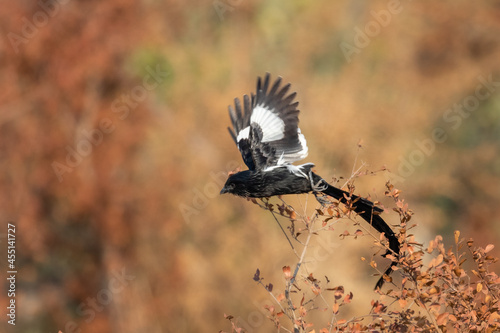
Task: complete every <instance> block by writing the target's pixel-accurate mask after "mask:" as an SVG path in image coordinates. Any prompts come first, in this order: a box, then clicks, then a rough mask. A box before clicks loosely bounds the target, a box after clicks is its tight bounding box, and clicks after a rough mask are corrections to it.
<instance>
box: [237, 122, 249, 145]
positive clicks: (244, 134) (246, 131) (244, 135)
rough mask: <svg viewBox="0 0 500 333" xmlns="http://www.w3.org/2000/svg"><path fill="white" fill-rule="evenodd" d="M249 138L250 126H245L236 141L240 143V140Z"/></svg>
mask: <svg viewBox="0 0 500 333" xmlns="http://www.w3.org/2000/svg"><path fill="white" fill-rule="evenodd" d="M249 137H250V126H247V127H245V128H244V129H242V130H241V131H240V132H239V133H238V137H237V138H236V141H237V142H240V140H241V139H248V138H249Z"/></svg>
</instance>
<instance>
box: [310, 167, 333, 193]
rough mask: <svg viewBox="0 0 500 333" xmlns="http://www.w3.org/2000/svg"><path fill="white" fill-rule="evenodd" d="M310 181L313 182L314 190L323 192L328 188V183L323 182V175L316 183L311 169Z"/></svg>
mask: <svg viewBox="0 0 500 333" xmlns="http://www.w3.org/2000/svg"><path fill="white" fill-rule="evenodd" d="M309 181H310V182H311V188H312V190H313V191H314V192H323V191H324V190H326V189H327V188H328V184H322V183H323V182H325V180H324V179H323V178H321V177H320V178H319V180H318V182H317V183H316V184H315V183H314V180H313V176H312V171H309Z"/></svg>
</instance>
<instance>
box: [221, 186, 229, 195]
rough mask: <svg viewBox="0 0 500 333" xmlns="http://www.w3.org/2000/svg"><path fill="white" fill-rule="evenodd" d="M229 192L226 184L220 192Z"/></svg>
mask: <svg viewBox="0 0 500 333" xmlns="http://www.w3.org/2000/svg"><path fill="white" fill-rule="evenodd" d="M227 192H228V191H227V188H226V187H225V186H224V187H223V188H222V190H220V194H224V193H227Z"/></svg>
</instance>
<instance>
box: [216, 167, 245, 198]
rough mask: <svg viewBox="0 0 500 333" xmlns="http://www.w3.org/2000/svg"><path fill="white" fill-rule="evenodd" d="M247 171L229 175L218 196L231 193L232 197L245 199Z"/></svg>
mask: <svg viewBox="0 0 500 333" xmlns="http://www.w3.org/2000/svg"><path fill="white" fill-rule="evenodd" d="M248 173H249V171H248V170H247V171H242V172H237V173H233V174H230V175H229V177H228V178H227V180H226V184H224V187H223V188H222V190H221V191H220V194H224V193H231V194H234V195H238V196H242V197H246V196H248V191H247V186H246V184H247V181H248V176H249V175H248Z"/></svg>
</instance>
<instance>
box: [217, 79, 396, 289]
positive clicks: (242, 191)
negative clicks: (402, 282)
mask: <svg viewBox="0 0 500 333" xmlns="http://www.w3.org/2000/svg"><path fill="white" fill-rule="evenodd" d="M280 85H281V78H278V79H277V80H276V81H275V82H274V83H273V84H272V85H271V82H270V75H269V73H267V74H266V76H265V77H264V80H262V79H261V78H260V77H259V78H258V79H257V92H256V94H255V95H254V94H253V93H252V95H251V97H248V95H245V96H243V106H242V105H241V103H240V100H239V99H238V98H235V99H234V108H233V107H232V106H229V116H230V118H231V122H232V123H233V129H231V128H228V129H229V133H230V134H231V137H232V138H233V140H234V142H235V143H236V145H237V146H238V149H239V150H240V152H241V156H242V157H243V161H244V162H245V164H246V165H247V166H248V170H246V171H241V172H237V173H234V174H231V175H230V176H229V178H228V179H227V181H226V184H225V185H224V187H223V188H222V190H221V192H220V193H221V194H223V193H231V194H234V195H237V196H241V197H245V198H263V197H272V196H275V195H283V194H300V193H308V192H313V193H314V194H315V195H316V194H318V193H323V194H326V195H329V196H331V197H333V198H335V199H337V200H338V201H340V202H341V203H343V204H350V205H352V209H353V210H354V211H355V212H356V213H357V214H358V215H359V216H361V217H362V218H363V219H364V220H365V221H366V222H368V223H369V224H371V225H372V226H373V227H374V228H375V229H376V230H377V231H378V232H380V233H384V235H385V237H387V239H388V240H389V249H390V250H387V252H386V253H385V254H384V256H385V255H387V254H388V253H391V251H392V252H393V255H394V257H397V256H398V254H399V247H400V244H399V240H398V238H397V237H396V235H395V234H394V232H393V231H392V229H391V228H390V227H389V226H388V225H387V223H386V222H385V221H384V220H383V219H382V218H381V217H380V215H379V214H380V213H382V212H383V209H381V208H380V207H377V206H375V205H374V204H373V202H371V201H369V200H367V199H364V198H361V197H358V196H356V195H351V194H350V193H348V192H346V191H344V190H341V189H339V188H336V187H334V186H332V185H330V184H328V183H327V182H326V181H325V180H324V179H323V178H321V177H320V176H318V175H317V174H315V173H314V172H312V168H313V167H314V164H312V163H306V164H302V165H293V164H292V163H293V162H296V161H299V160H302V159H304V158H305V157H306V156H307V154H308V148H307V143H306V139H305V138H304V135H303V134H302V133H301V132H300V129H299V127H298V123H299V117H298V116H299V110H298V109H297V106H298V104H299V103H298V102H293V100H294V99H295V96H296V93H292V94H289V95H287V93H288V90H289V89H290V84H287V85H285V86H283V87H282V88H280ZM395 265H396V262H394V261H393V262H392V263H391V266H390V267H389V268H388V269H387V270H386V271H385V272H384V274H386V275H389V274H390V273H391V272H392V267H393V266H395ZM383 284H384V277H383V276H382V277H381V278H380V279H379V281H378V282H377V284H376V286H375V288H380V287H382V285H383Z"/></svg>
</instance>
